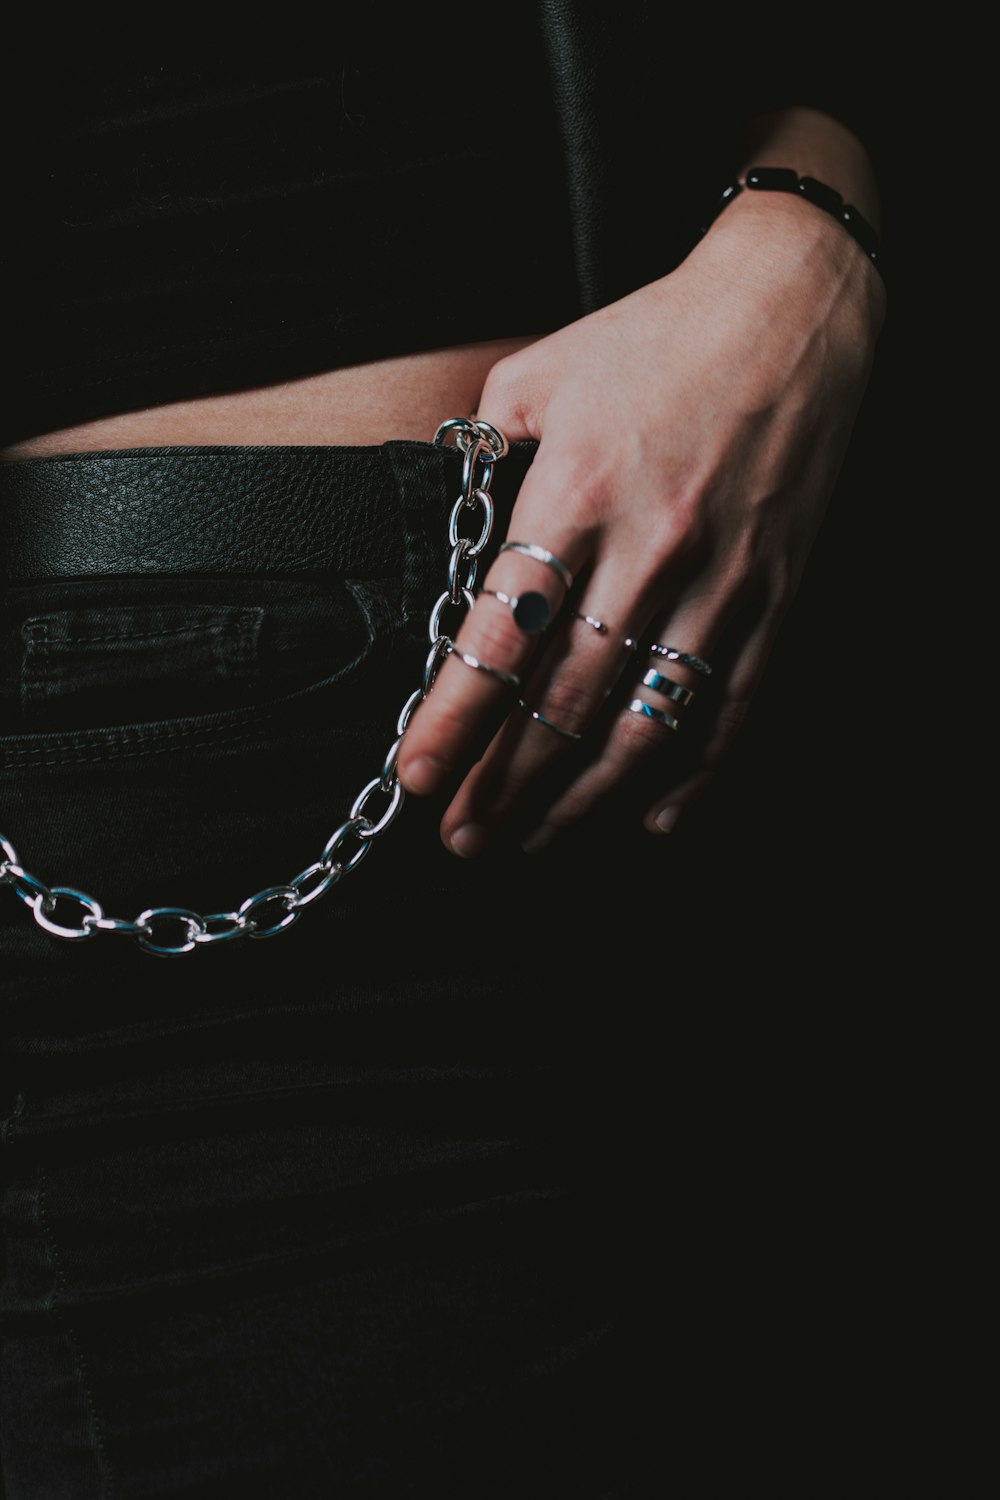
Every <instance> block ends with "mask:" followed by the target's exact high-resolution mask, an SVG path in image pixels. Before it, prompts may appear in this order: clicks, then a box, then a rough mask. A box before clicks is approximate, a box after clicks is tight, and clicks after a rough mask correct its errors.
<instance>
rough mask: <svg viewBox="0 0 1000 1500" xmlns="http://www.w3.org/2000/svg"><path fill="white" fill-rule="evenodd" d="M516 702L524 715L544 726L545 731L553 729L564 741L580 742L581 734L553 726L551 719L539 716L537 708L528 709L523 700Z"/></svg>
mask: <svg viewBox="0 0 1000 1500" xmlns="http://www.w3.org/2000/svg"><path fill="white" fill-rule="evenodd" d="M517 701H518V703H519V704H520V705H521V707H522V708H523V709H524V711H525V713H526V714H529V715H530V716H531V718H533V719H534V720H536V722H537V723H539V724H544V725H545V727H546V729H554V730H555V732H556V734H562V735H565V737H566V739H568V740H582V739H583V735H582V734H577V732H576V730H575V729H563V727H562V725H561V724H553V722H552V720H551V719H547V718H546V717H545V715H544V714H540V713H539V712H538V709H537V708H531V707H529V705H528V704H527V703H525V701H524V699H523V698H518V700H517Z"/></svg>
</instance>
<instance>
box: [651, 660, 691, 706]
mask: <svg viewBox="0 0 1000 1500" xmlns="http://www.w3.org/2000/svg"><path fill="white" fill-rule="evenodd" d="M642 685H643V687H648V688H652V689H653V692H654V693H662V694H663V696H664V698H672V699H673V701H674V702H675V703H679V704H680V705H681V707H682V708H683V706H684V704H685V703H690V702H691V699H692V698H693V697H694V691H693V689H691V688H686V687H681V685H680V683H679V682H673V681H672V680H671V678H669V677H663V676H662V675H661V674H660V673H659V672H657V671H654V669H653V668H652V667H650V669H649V671H648V672H647V673H646V675H645V677H644V678H643V679H642Z"/></svg>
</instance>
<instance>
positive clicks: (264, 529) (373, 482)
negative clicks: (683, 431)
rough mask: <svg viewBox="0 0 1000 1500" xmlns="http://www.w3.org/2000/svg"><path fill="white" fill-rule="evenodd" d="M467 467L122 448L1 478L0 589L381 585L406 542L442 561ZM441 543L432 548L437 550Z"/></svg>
mask: <svg viewBox="0 0 1000 1500" xmlns="http://www.w3.org/2000/svg"><path fill="white" fill-rule="evenodd" d="M536 448H537V444H536V443H533V442H531V443H529V442H522V443H515V444H512V445H511V451H510V454H509V455H508V457H507V458H506V459H505V460H504V462H503V463H502V464H498V465H497V469H496V475H495V480H494V488H493V493H494V495H495V497H497V499H498V500H499V502H500V503H501V504H502V503H503V501H504V499H505V498H506V500H507V501H508V502H511V501H512V499H513V496H514V495H515V494H516V491H517V488H518V487H519V485H520V481H521V480H522V479H523V477H524V474H525V472H526V470H527V467H528V465H529V464H530V463H531V460H532V458H533V457H534V454H535V451H536ZM461 461H462V460H461V454H460V453H459V452H458V451H457V450H456V449H454V448H451V447H448V448H435V447H434V446H433V445H432V444H431V443H421V442H412V441H406V440H401V441H395V442H388V443H383V444H381V445H379V446H374V447H367V448H350V447H311V446H289V447H276V446H260V447H256V446H233V447H229V446H222V445H219V446H215V445H210V446H203V447H195V446H191V447H161V448H122V449H114V450H106V451H101V452H95V453H69V454H55V455H53V456H51V457H46V458H27V459H15V460H11V461H9V462H6V463H2V464H0V583H6V584H18V583H30V582H35V581H38V580H43V579H48V578H85V577H92V576H95V575H96V576H101V575H105V574H126V573H127V574H133V573H210V574H211V573H236V574H247V575H255V576H260V575H270V574H288V573H325V572H330V571H333V572H336V573H338V574H341V575H343V576H347V577H352V578H366V577H385V576H387V575H390V574H393V573H395V572H397V571H399V570H400V569H402V568H403V567H404V566H405V563H404V557H405V555H406V551H405V549H404V545H403V537H404V535H405V532H406V531H407V530H409V532H410V533H411V534H412V535H418V536H420V538H421V540H423V537H424V536H426V545H427V547H428V549H430V548H432V547H434V548H435V555H436V553H437V552H438V551H439V550H440V548H439V547H435V544H436V543H438V542H439V540H440V538H439V533H440V530H441V520H442V516H443V517H444V518H445V520H446V519H447V515H448V510H449V508H450V506H451V505H452V504H453V503H454V501H455V499H456V498H457V496H458V494H459V493H460V491H461ZM432 538H433V541H432Z"/></svg>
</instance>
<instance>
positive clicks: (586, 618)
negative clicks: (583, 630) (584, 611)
mask: <svg viewBox="0 0 1000 1500" xmlns="http://www.w3.org/2000/svg"><path fill="white" fill-rule="evenodd" d="M570 613H571V614H572V616H573V618H574V620H582V621H583V623H584V624H585V625H589V626H590V628H591V630H596V631H597V633H598V635H607V633H608V627H607V626H606V625H605V623H604V621H603V620H596V619H595V618H594V616H593V615H581V613H580V611H579V610H578V609H574V610H571V611H570Z"/></svg>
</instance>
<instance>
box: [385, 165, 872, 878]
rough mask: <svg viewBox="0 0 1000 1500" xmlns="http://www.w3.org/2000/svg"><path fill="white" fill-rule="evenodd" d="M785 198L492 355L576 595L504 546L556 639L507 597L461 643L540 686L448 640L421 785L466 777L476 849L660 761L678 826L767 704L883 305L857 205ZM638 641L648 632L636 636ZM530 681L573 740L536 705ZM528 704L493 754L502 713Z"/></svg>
mask: <svg viewBox="0 0 1000 1500" xmlns="http://www.w3.org/2000/svg"><path fill="white" fill-rule="evenodd" d="M764 199H765V195H761V199H759V200H758V199H756V198H755V196H754V195H752V194H749V193H746V194H743V195H742V196H741V198H739V199H738V200H737V201H736V202H735V203H733V204H732V205H730V207H729V208H728V209H727V210H726V212H725V214H723V215H722V216H721V218H720V219H718V220H717V221H716V223H715V225H713V227H712V229H711V230H710V232H709V233H708V234H707V235H706V236H705V238H704V239H703V240H702V241H701V243H700V244H699V246H698V247H697V249H696V250H695V251H693V252H692V254H691V255H690V256H689V257H688V258H687V259H686V260H685V261H684V262H683V264H682V265H681V266H680V267H678V269H677V270H675V271H674V272H672V273H671V274H670V275H669V276H666V277H664V278H663V279H662V280H661V281H657V282H654V283H652V284H651V285H649V286H646V287H643V288H641V289H640V290H639V291H637V292H634V293H632V294H631V295H629V296H627V297H624V298H622V299H621V300H620V301H619V302H615V303H613V304H611V305H609V306H607V307H604V308H601V309H600V310H599V311H597V312H595V313H593V314H591V315H590V316H588V317H585V318H582V319H580V320H579V321H578V322H576V323H573V324H571V325H570V326H568V327H567V328H564V329H561V330H560V331H559V332H558V333H555V334H552V335H551V336H549V337H547V338H544V339H541V340H539V341H538V342H536V343H534V344H531V345H529V346H528V347H527V348H525V349H523V350H520V351H518V352H517V353H515V354H513V355H510V356H508V357H506V358H505V359H502V360H501V361H500V362H499V363H498V364H496V365H495V366H494V367H493V369H492V370H491V372H490V375H489V378H488V379H487V382H486V386H485V388H484V390H483V394H482V399H481V401H480V403H479V410H478V415H479V416H480V417H481V418H483V419H485V420H486V421H488V422H491V423H493V424H494V425H495V426H496V427H498V428H499V429H500V431H501V432H503V433H504V434H505V436H506V437H507V438H508V439H509V440H515V439H518V438H525V437H528V438H535V439H537V440H538V442H539V447H538V451H537V454H536V456H535V459H534V462H533V463H532V465H531V468H530V470H529V471H528V474H527V476H526V478H525V480H524V483H523V484H522V486H521V490H520V493H519V494H518V498H517V502H516V505H515V507H514V510H513V514H512V517H511V523H510V528H509V538H510V539H512V540H516V541H523V542H533V543H537V544H539V545H541V546H543V547H545V548H547V549H548V550H549V551H551V552H552V553H554V554H555V555H556V557H558V558H560V559H561V560H562V561H563V562H564V563H565V564H566V566H567V567H568V568H569V569H570V570H571V571H572V573H573V574H574V575H575V578H576V580H577V587H576V588H575V589H574V591H573V593H574V596H573V599H572V600H571V601H570V603H569V604H568V605H567V603H566V599H567V594H566V589H565V585H564V584H563V583H562V581H561V580H560V578H559V576H558V574H557V572H556V571H555V570H554V569H553V568H551V567H550V566H548V565H546V564H545V563H542V562H539V561H536V560H535V559H533V558H530V557H526V556H523V555H520V554H518V553H516V552H510V551H507V552H502V553H501V554H500V555H499V556H498V557H497V559H496V561H495V562H494V564H493V566H492V567H491V569H490V571H489V574H488V576H487V577H486V578H485V579H484V580H483V581H482V583H483V587H484V588H489V589H494V590H500V591H502V592H503V593H505V594H507V595H512V596H513V595H518V594H519V593H524V592H526V591H538V592H541V593H544V594H545V596H546V597H547V599H548V600H549V602H550V605H551V609H552V614H553V617H554V619H555V623H554V625H552V626H551V627H550V628H549V630H548V632H547V633H546V636H545V638H544V642H543V647H542V649H541V652H540V653H539V649H538V636H535V635H528V634H525V633H524V632H523V631H522V630H520V629H519V628H518V626H517V625H516V624H515V622H514V619H513V617H512V612H511V609H510V608H509V607H508V606H506V605H504V604H503V603H501V602H500V601H499V600H497V599H495V598H493V597H490V596H488V595H484V596H483V597H481V598H479V599H478V600H477V602H476V606H475V608H474V609H473V610H472V611H471V613H470V614H469V615H468V616H467V618H466V620H465V621H464V623H463V625H462V628H461V630H460V632H459V634H458V637H457V639H456V643H455V644H456V647H457V648H458V649H459V650H460V651H463V652H466V653H469V654H471V655H473V656H474V657H476V658H478V659H479V660H481V661H483V662H486V663H489V664H491V665H493V666H496V667H498V668H500V669H501V670H502V671H504V672H507V673H514V674H518V675H520V676H521V677H522V686H521V688H520V690H519V691H518V692H512V690H511V689H510V688H509V687H506V686H505V685H504V684H503V683H501V682H500V681H499V680H498V679H496V678H494V677H491V676H490V675H488V674H486V673H484V672H479V671H474V670H470V669H469V667H468V666H467V665H466V664H465V663H463V662H462V661H460V660H458V659H456V658H455V657H454V656H452V657H449V658H448V659H447V660H446V661H445V663H444V665H443V666H442V668H441V670H440V672H439V674H438V677H437V680H436V682H435V685H434V689H433V692H432V694H431V695H430V696H429V697H428V699H427V700H425V702H424V703H422V704H421V706H420V708H419V710H418V711H417V713H416V715H415V716H414V718H413V720H412V723H411V725H410V727H409V729H408V730H407V733H406V736H405V739H404V741H403V745H402V748H401V751H400V755H399V775H400V779H401V781H402V782H403V785H404V787H405V788H406V790H407V791H411V792H415V793H418V794H426V793H430V792H434V791H438V790H439V789H440V788H441V787H443V786H444V785H446V784H447V783H448V782H449V780H450V779H451V778H453V777H454V776H456V775H457V774H461V773H462V772H465V773H466V774H465V775H464V779H463V780H462V781H461V784H460V786H459V787H458V790H457V792H456V794H455V796H454V798H453V800H452V802H451V804H450V806H449V807H448V809H447V811H446V813H445V815H444V818H443V820H442V824H441V833H442V837H443V839H444V841H445V843H446V844H447V845H448V846H449V847H450V848H451V849H452V850H453V851H454V852H456V853H458V854H462V855H466V856H468V855H472V854H475V853H478V852H479V851H480V850H481V849H482V848H483V847H485V845H486V844H487V843H488V841H489V839H490V837H491V836H492V835H493V834H494V832H495V831H496V829H497V828H498V826H499V825H501V824H504V823H507V822H509V821H510V820H511V819H516V820H519V821H521V822H522V823H523V822H524V817H525V809H526V808H527V807H529V806H532V807H533V814H532V815H533V817H534V818H536V819H539V821H538V822H537V823H536V825H535V827H534V828H533V830H531V831H530V834H529V837H528V839H527V840H526V845H527V846H528V847H541V846H542V844H543V843H545V842H547V841H548V839H549V838H551V837H552V835H553V833H554V832H556V831H558V830H559V829H560V828H563V827H565V826H567V825H569V824H570V823H573V822H575V821H576V820H578V819H579V818H581V817H583V816H584V815H585V814H586V813H587V812H589V811H590V810H591V809H592V808H593V807H594V806H595V805H596V804H597V803H598V802H600V801H602V800H603V799H604V798H606V797H608V796H609V795H610V794H611V793H612V792H615V791H621V790H622V789H623V788H628V787H630V786H634V787H636V788H638V787H639V786H640V785H642V784H646V785H648V783H649V778H650V776H651V775H652V776H655V777H657V778H658V779H659V786H658V789H657V794H656V795H652V794H647V800H646V802H645V804H644V812H645V816H644V819H643V821H644V824H645V826H646V827H647V828H648V829H649V830H650V832H666V831H668V830H669V829H670V828H671V827H673V825H674V823H675V822H676V819H677V818H678V816H679V815H680V814H681V812H682V811H683V810H684V809H685V808H687V807H688V806H690V804H691V803H692V802H693V801H694V800H695V798H696V797H697V796H699V795H700V794H701V793H702V792H703V791H704V789H705V787H706V786H707V785H708V783H709V781H710V779H711V776H712V774H713V772H714V770H715V769H716V767H717V766H718V764H719V762H720V761H721V759H722V757H723V756H724V754H725V752H726V751H727V750H728V748H729V746H730V744H731V742H732V740H733V738H734V735H735V734H736V732H737V730H738V728H739V726H740V725H741V723H742V722H743V720H744V717H745V715H746V712H747V709H748V706H749V704H750V701H751V699H752V697H753V694H754V692H755V690H756V687H757V685H758V683H759V681H760V678H761V675H762V673H763V671H764V666H765V663H766V661H767V657H768V654H769V652H770V650H771V647H772V644H773V642H774V639H775V635H776V633H777V630H778V628H779V625H780V622H781V620H782V617H783V615H784V614H785V612H786V611H787V609H788V607H789V605H790V603H791V601H792V599H793V597H794V595H795V593H796V590H797V588H798V584H799V580H800V578H801V575H802V572H803V569H804V566H805V563H806V558H807V556H808V553H809V549H810V547H811V545H812V543H813V540H814V538H815V536H816V532H817V530H818V528H819V525H820V521H821V519H822V516H823V512H824V510H825V508H826V504H827V501H828V499H829V495H830V492H831V490H832V487H833V483H834V480H835V478H836V475H837V472H838V470H839V468H840V465H841V462H842V460H843V456H844V453H845V451H846V447H847V442H848V438H849V436H850V431H851V427H852V425H853V422H854V417H855V415H856V412H857V408H858V406H859V404H860V401H861V397H862V394H863V392H864V388H865V385H866V383H867V379H868V373H869V370H870V367H871V361H872V356H873V352H874V345H875V340H876V338H877V335H878V331H879V328H880V327H881V323H882V320H883V317H884V302H883V291H882V284H881V281H880V278H879V276H878V274H877V272H876V271H875V270H874V268H873V267H872V266H871V265H870V263H869V262H868V260H867V259H866V257H865V256H864V254H863V252H862V251H861V250H860V249H859V247H858V246H857V245H856V244H855V243H854V241H853V240H852V239H851V238H850V236H849V235H847V234H846V233H845V231H844V230H843V229H842V228H841V227H840V226H839V225H838V224H836V223H835V222H834V221H833V220H832V219H830V218H829V217H828V216H827V215H826V214H824V213H822V212H821V211H820V210H818V209H816V208H814V207H813V206H812V205H811V204H808V203H805V202H802V201H799V200H796V199H787V200H786V199H784V198H781V197H779V195H778V194H775V193H769V194H767V195H766V201H762V200H764ZM573 610H575V611H576V612H577V614H574V613H572V611H573ZM577 615H580V616H586V615H589V616H591V617H592V618H593V619H596V620H599V621H601V622H605V623H606V625H607V630H606V632H600V631H598V630H596V629H594V628H593V627H592V626H590V625H588V624H587V623H586V622H585V621H584V620H582V619H580V618H578V617H577ZM626 637H632V638H635V639H637V640H639V641H641V642H642V643H643V651H642V652H641V653H638V654H635V653H633V652H632V651H630V650H628V649H627V648H626V647H625V646H624V644H623V642H624V640H625V638H626ZM654 641H655V642H660V643H664V644H666V645H668V646H673V647H676V648H679V649H680V650H683V651H684V652H687V653H692V654H694V655H695V656H697V657H700V658H702V659H704V660H705V661H706V662H708V663H712V664H713V675H712V676H711V677H707V676H705V675H703V674H701V673H699V672H697V671H694V670H692V669H691V668H689V667H685V666H683V665H682V664H680V663H679V662H677V661H669V662H667V661H664V660H663V659H662V658H658V657H654V656H649V655H648V654H646V651H647V648H648V645H649V643H650V642H654ZM650 667H653V668H655V669H657V670H658V671H660V672H661V673H662V674H663V675H664V676H667V677H669V679H670V680H671V681H672V682H673V683H675V684H676V685H677V687H678V688H679V689H685V688H687V689H692V690H693V692H694V696H695V699H696V700H698V701H695V702H693V703H691V704H689V705H683V706H682V704H680V703H679V702H676V701H673V700H671V699H669V698H667V697H664V696H662V695H660V694H659V693H657V692H656V691H654V690H653V689H651V688H649V687H643V686H642V685H641V683H642V676H643V673H644V672H645V671H647V670H648V669H649V668H650ZM518 696H520V697H521V698H523V699H524V701H525V702H526V703H527V704H528V705H529V706H530V707H531V708H533V709H535V710H537V711H538V712H539V713H541V714H542V715H544V718H545V719H546V720H549V721H550V723H552V724H555V725H558V726H559V727H560V728H562V729H563V730H566V731H569V734H560V733H558V732H557V731H556V730H554V729H552V728H550V727H548V726H547V725H546V724H544V723H540V722H538V721H537V720H534V719H532V718H530V717H529V715H528V714H527V713H525V712H523V711H522V710H521V708H519V707H518V704H517V698H518ZM632 698H640V699H643V700H644V701H646V702H647V703H648V704H650V705H651V706H653V707H655V708H657V709H660V710H664V711H666V712H667V713H669V714H671V715H672V717H673V718H674V719H675V720H676V721H677V722H678V732H677V733H675V732H674V731H673V730H672V729H671V728H669V727H667V726H664V725H663V723H662V722H659V721H657V720H655V719H651V718H647V717H643V716H641V715H640V714H637V713H634V712H630V711H629V710H628V707H627V704H628V702H629V700H630V699H632ZM507 708H509V709H510V712H509V713H508V714H507V716H506V717H505V718H504V719H503V721H502V723H501V725H500V728H499V730H498V732H496V733H495V735H494V737H493V738H492V739H491V740H490V742H489V744H488V748H487V749H486V751H485V753H484V754H483V755H482V758H481V759H480V760H479V761H478V762H476V763H475V764H471V768H470V762H471V760H472V752H473V750H474V749H475V751H476V753H478V750H479V749H480V748H481V747H480V745H479V741H480V740H481V738H482V736H483V733H484V729H486V728H487V726H488V725H489V724H490V723H491V722H493V720H495V717H496V715H497V713H498V711H503V710H504V709H507ZM699 722H700V725H701V726H702V727H701V734H700V735H698V736H697V738H698V741H699V746H700V755H699V760H698V763H697V764H696V765H694V766H691V765H688V767H687V768H686V770H685V771H684V772H683V774H682V773H681V772H680V771H679V770H678V769H677V762H678V757H677V753H676V752H677V745H678V734H679V735H680V736H687V735H691V734H692V730H693V729H696V728H697V726H698V725H699ZM571 735H572V736H579V738H571V737H570V736H571ZM540 788H545V789H547V790H546V791H545V794H544V796H545V800H544V803H543V804H542V806H541V808H540V809H539V807H538V796H539V789H540ZM637 811H638V809H637Z"/></svg>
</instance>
